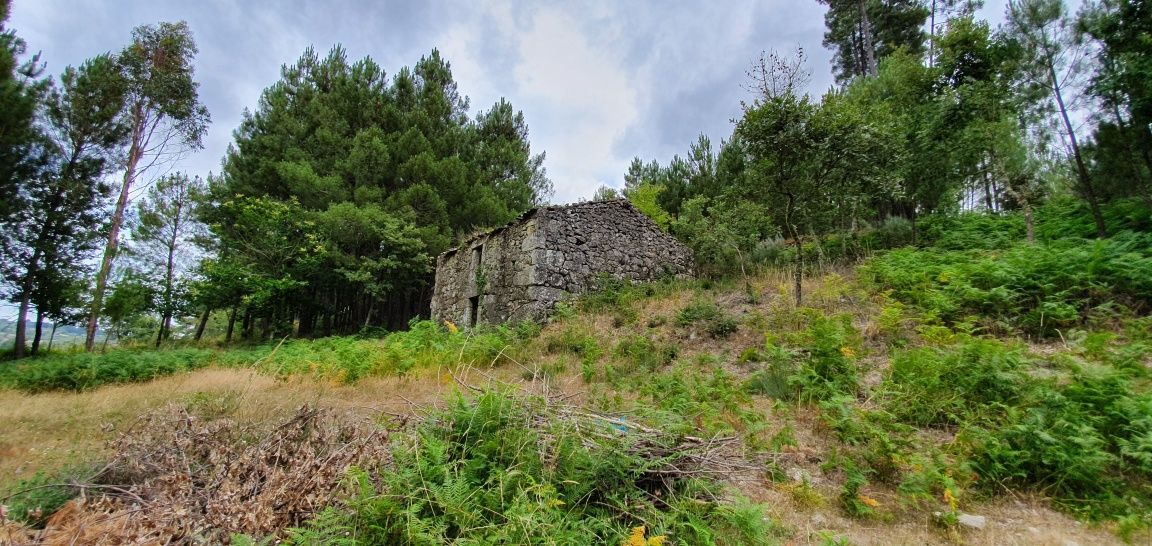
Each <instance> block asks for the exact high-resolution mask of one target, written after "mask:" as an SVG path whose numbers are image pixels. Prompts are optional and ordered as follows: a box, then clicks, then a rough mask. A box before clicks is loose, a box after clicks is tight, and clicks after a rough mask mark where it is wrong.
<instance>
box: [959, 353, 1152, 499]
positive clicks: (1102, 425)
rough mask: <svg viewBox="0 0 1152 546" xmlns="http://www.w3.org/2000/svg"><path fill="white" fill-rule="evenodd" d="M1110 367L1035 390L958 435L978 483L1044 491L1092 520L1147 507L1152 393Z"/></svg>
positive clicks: (1151, 482) (1151, 486)
mask: <svg viewBox="0 0 1152 546" xmlns="http://www.w3.org/2000/svg"><path fill="white" fill-rule="evenodd" d="M1133 389H1134V385H1133V383H1132V382H1131V381H1130V380H1129V379H1127V378H1125V377H1124V376H1123V375H1122V374H1121V373H1118V372H1115V371H1112V370H1093V371H1087V370H1081V371H1079V372H1077V373H1076V374H1075V375H1074V377H1073V378H1072V379H1071V381H1069V382H1067V383H1066V384H1063V385H1059V386H1046V387H1044V388H1040V389H1037V390H1036V391H1035V393H1034V394H1033V395H1032V396H1030V397H1029V399H1028V400H1026V401H1024V402H1022V403H1020V404H1019V405H1017V406H1015V407H1012V408H1010V409H1009V411H1008V412H1007V414H1006V416H1005V417H1004V419H1002V420H999V421H996V422H994V423H990V424H989V425H987V426H969V427H968V428H966V429H965V434H964V440H965V443H966V445H968V446H969V450H970V453H971V458H972V461H973V468H974V469H975V470H976V471H977V472H978V473H979V474H980V475H981V478H982V480H983V482H984V483H986V484H988V485H990V486H991V485H993V484H1000V483H1003V484H1016V485H1021V486H1030V487H1036V488H1041V489H1043V490H1045V491H1048V492H1049V493H1050V494H1052V495H1053V496H1054V497H1056V499H1057V500H1058V501H1059V502H1060V503H1061V504H1062V505H1064V506H1065V507H1067V508H1070V509H1072V510H1074V511H1077V512H1082V513H1083V514H1084V515H1087V516H1089V517H1091V518H1101V517H1118V516H1124V515H1127V514H1147V513H1149V511H1152V464H1150V463H1152V418H1150V417H1149V416H1150V415H1152V394H1136V393H1135V392H1134V390H1133Z"/></svg>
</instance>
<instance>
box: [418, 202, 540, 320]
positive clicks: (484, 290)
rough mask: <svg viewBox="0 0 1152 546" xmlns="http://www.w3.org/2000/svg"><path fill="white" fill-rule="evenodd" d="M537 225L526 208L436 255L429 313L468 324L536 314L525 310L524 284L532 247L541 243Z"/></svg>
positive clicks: (527, 302) (529, 304) (531, 268)
mask: <svg viewBox="0 0 1152 546" xmlns="http://www.w3.org/2000/svg"><path fill="white" fill-rule="evenodd" d="M537 225H538V220H537V218H535V215H534V214H527V215H525V217H523V218H522V219H521V220H518V221H517V222H515V223H512V224H510V225H508V226H505V227H503V228H500V229H497V230H494V231H491V232H488V233H485V234H483V235H479V236H477V237H475V238H473V239H471V240H469V241H468V242H467V243H466V244H463V245H460V246H459V247H457V248H455V249H452V250H449V251H447V252H445V253H444V254H441V255H440V257H439V258H437V260H436V285H435V288H434V289H433V293H432V317H433V318H434V319H436V320H450V321H452V322H454V323H455V324H457V325H459V326H471V325H472V324H474V323H476V322H493V323H500V322H504V321H508V320H513V321H515V320H521V319H522V318H532V317H533V316H535V315H532V314H531V313H532V312H531V311H530V310H529V309H530V308H531V307H532V303H533V300H532V297H531V295H530V291H529V288H530V284H531V280H532V279H531V272H532V271H534V270H535V267H534V258H535V256H536V255H537V252H536V251H537V250H539V249H541V248H543V239H542V238H541V237H540V235H541V233H540V231H539V230H538V229H537ZM473 298H476V300H475V301H473ZM474 315H476V316H475V320H473V319H474Z"/></svg>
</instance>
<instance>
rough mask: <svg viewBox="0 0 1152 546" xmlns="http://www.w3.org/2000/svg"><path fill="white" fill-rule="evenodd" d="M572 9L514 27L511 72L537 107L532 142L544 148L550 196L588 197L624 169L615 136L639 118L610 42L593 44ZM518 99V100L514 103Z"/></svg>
mask: <svg viewBox="0 0 1152 546" xmlns="http://www.w3.org/2000/svg"><path fill="white" fill-rule="evenodd" d="M581 28H582V26H581V24H580V20H579V19H578V18H577V17H576V16H575V15H574V14H573V13H571V12H570V11H568V10H565V9H563V8H560V7H549V8H546V9H542V10H540V11H538V12H537V13H536V14H535V16H534V17H533V18H532V22H531V26H530V27H529V28H527V29H525V30H524V32H522V33H520V34H519V38H518V40H517V42H518V43H517V48H518V51H519V57H520V61H519V62H518V63H517V65H516V68H515V71H514V74H515V81H516V87H517V89H518V95H519V97H520V98H521V100H523V101H524V106H523V107H524V108H525V109H526V110H528V111H531V112H539V114H537V115H535V116H533V119H532V120H531V125H530V128H531V130H532V131H533V133H534V134H535V135H536V137H535V138H533V144H534V145H535V146H536V147H537V148H538V149H544V150H547V152H548V162H547V166H548V169H549V171H550V173H551V174H552V178H553V182H554V183H555V186H556V196H555V200H556V201H558V202H565V201H571V200H574V199H576V198H578V197H583V196H589V195H591V194H592V192H593V191H594V190H595V189H596V187H597V186H599V185H600V184H604V183H609V182H612V181H613V180H614V179H616V178H619V177H621V176H622V175H623V173H624V169H625V167H626V165H627V162H626V160H625V159H622V158H619V157H617V156H616V155H615V153H614V152H613V144H614V142H615V141H616V139H618V138H620V137H621V136H623V135H624V132H625V131H626V130H627V129H628V127H629V126H630V125H632V124H633V123H634V122H635V121H636V120H637V118H638V114H639V107H638V104H637V101H638V96H639V94H638V91H637V89H636V87H635V83H634V82H633V81H631V80H630V78H629V77H628V74H627V72H626V71H625V70H624V68H623V67H622V66H621V64H620V63H621V58H620V57H619V56H614V55H613V54H612V51H610V49H609V47H608V46H609V45H610V44H605V43H594V42H592V41H591V40H589V37H588V36H587V35H585V34H584V33H583V32H581ZM517 106H519V105H517Z"/></svg>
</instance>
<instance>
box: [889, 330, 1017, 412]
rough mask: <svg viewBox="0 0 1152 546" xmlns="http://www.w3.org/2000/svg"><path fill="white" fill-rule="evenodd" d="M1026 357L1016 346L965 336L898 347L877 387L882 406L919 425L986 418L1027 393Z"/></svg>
mask: <svg viewBox="0 0 1152 546" xmlns="http://www.w3.org/2000/svg"><path fill="white" fill-rule="evenodd" d="M1029 363H1030V361H1029V360H1028V359H1027V358H1025V356H1024V354H1023V350H1022V349H1021V348H1019V347H1013V346H1011V345H1008V344H1005V343H1003V342H1000V341H997V340H994V339H983V338H972V337H967V336H963V337H961V339H960V341H959V342H957V343H956V344H954V345H949V346H946V347H920V348H915V349H909V350H906V351H901V352H898V353H896V354H895V355H894V356H893V357H892V366H891V371H890V372H889V376H888V378H887V379H886V380H885V382H884V384H883V385H882V387H881V389H882V390H883V391H884V396H883V399H884V407H885V409H886V410H887V411H888V412H890V413H891V414H892V415H894V416H895V417H896V418H897V419H899V420H900V421H903V422H905V423H909V424H913V425H917V426H922V427H927V426H953V425H959V424H962V423H978V422H986V421H987V420H989V419H994V418H996V417H998V415H999V414H1001V413H1002V412H1003V411H1004V410H1005V409H1006V408H1008V407H1011V406H1014V405H1016V404H1018V403H1019V402H1020V399H1021V398H1022V397H1023V396H1024V395H1025V394H1026V393H1027V390H1028V387H1029V385H1030V383H1031V381H1030V380H1029V378H1028V376H1027V375H1025V373H1024V369H1025V366H1026V365H1027V364H1029Z"/></svg>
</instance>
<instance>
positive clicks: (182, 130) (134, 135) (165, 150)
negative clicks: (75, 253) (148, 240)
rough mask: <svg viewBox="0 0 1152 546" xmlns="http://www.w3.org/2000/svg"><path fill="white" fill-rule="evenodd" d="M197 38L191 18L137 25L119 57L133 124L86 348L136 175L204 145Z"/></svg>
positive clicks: (126, 104) (205, 111)
mask: <svg viewBox="0 0 1152 546" xmlns="http://www.w3.org/2000/svg"><path fill="white" fill-rule="evenodd" d="M196 52H197V49H196V42H195V40H193V38H192V31H191V30H190V29H189V28H188V24H187V23H185V22H183V21H180V22H177V23H160V24H158V25H155V26H152V25H145V26H140V27H136V28H135V29H134V30H133V31H132V43H131V44H129V45H128V46H127V47H125V48H124V49H123V50H121V51H120V52H119V53H118V54H117V55H116V57H115V59H116V64H117V66H118V67H119V72H120V81H119V82H117V83H116V85H117V86H120V87H121V88H122V89H123V94H124V108H123V111H122V112H121V115H122V116H123V117H124V118H125V120H126V123H127V124H128V126H129V138H128V146H127V149H126V150H124V151H123V153H124V156H123V157H122V160H123V166H124V177H123V179H122V180H121V182H120V188H119V192H118V197H117V199H116V204H115V205H114V207H113V211H112V217H111V219H110V220H109V226H108V232H107V242H106V243H105V246H104V256H103V258H102V259H101V261H100V270H99V272H98V273H97V274H96V282H95V288H94V289H93V293H92V307H91V310H90V312H89V316H88V329H87V336H86V337H85V340H84V348H85V349H86V350H88V351H91V350H93V348H94V347H95V340H96V327H97V323H98V321H99V318H100V313H101V310H102V309H103V306H104V292H105V289H106V287H107V286H106V285H107V282H108V275H109V274H110V273H111V271H112V262H113V260H115V258H116V253H117V250H118V248H119V244H120V229H121V227H122V225H123V223H124V213H125V211H126V210H127V208H128V200H129V196H130V195H131V192H132V188H133V187H134V186H135V184H136V182H137V180H138V179H139V178H140V177H141V176H143V175H145V174H146V173H148V172H150V171H153V170H155V169H157V168H162V167H165V166H169V165H171V163H172V162H173V161H174V160H175V159H176V158H178V157H179V154H180V153H181V152H184V151H186V150H188V149H196V148H201V147H202V146H203V145H202V143H201V140H202V138H203V135H204V132H205V131H206V130H207V127H208V122H209V115H208V109H207V108H205V107H204V106H203V105H202V104H200V99H199V94H198V92H197V87H198V84H197V83H196V81H195V79H194V73H195V70H194V68H193V66H192V62H193V59H194V58H195V56H196Z"/></svg>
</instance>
